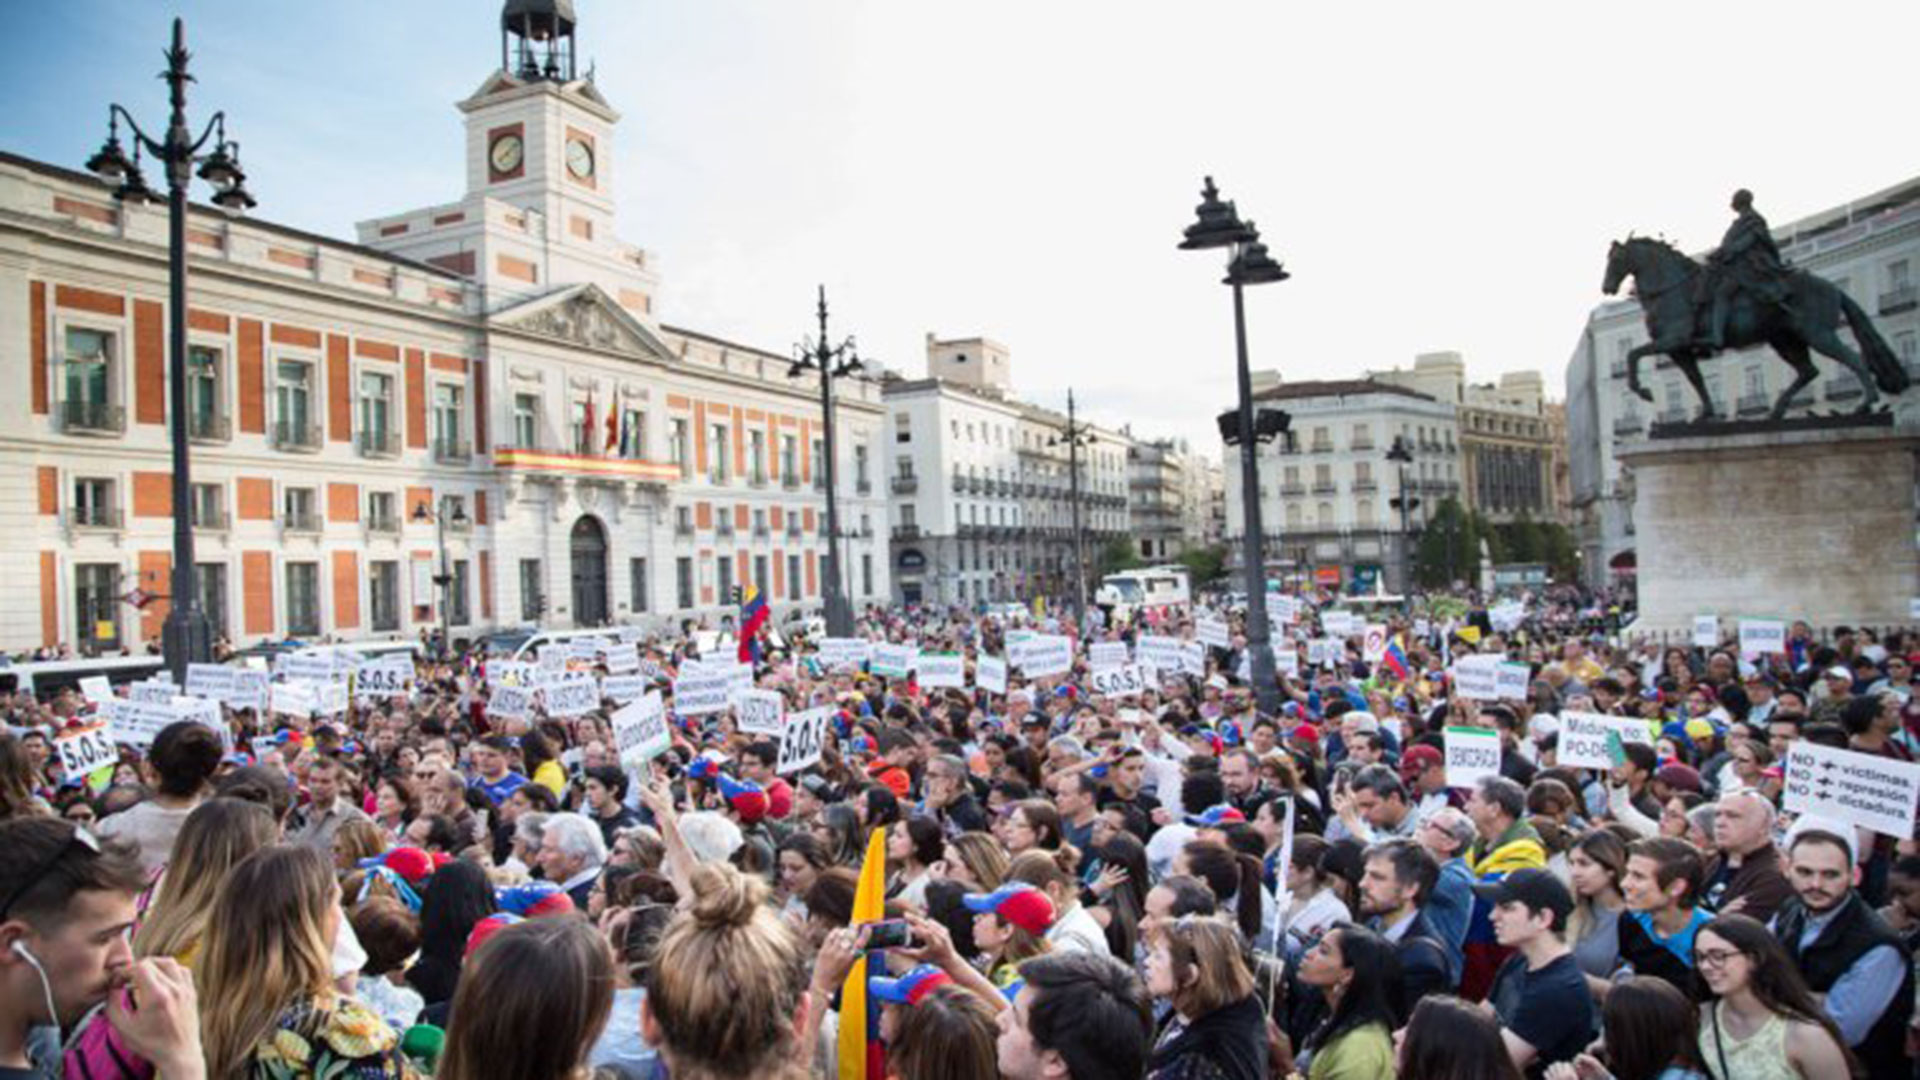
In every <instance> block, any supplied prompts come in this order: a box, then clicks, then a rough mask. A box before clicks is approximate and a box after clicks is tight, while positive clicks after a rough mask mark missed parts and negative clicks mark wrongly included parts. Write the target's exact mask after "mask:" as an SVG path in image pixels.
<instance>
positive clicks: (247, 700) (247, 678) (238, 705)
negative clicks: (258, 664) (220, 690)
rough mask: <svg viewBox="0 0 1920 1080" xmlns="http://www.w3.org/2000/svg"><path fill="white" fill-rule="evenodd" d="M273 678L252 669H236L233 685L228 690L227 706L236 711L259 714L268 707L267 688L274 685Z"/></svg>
mask: <svg viewBox="0 0 1920 1080" xmlns="http://www.w3.org/2000/svg"><path fill="white" fill-rule="evenodd" d="M272 681H273V676H272V675H270V674H268V673H267V672H264V671H255V670H253V669H252V668H236V669H234V672H233V684H232V685H231V686H230V687H228V688H227V705H228V707H229V708H234V709H252V710H254V711H255V712H259V711H260V710H262V709H265V708H266V707H267V692H268V691H267V688H268V687H269V686H270V685H271V684H272Z"/></svg>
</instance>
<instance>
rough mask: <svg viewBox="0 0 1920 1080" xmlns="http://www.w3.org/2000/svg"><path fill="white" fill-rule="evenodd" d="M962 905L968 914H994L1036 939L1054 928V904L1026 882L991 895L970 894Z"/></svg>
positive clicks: (1007, 885)
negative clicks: (970, 912) (975, 912)
mask: <svg viewBox="0 0 1920 1080" xmlns="http://www.w3.org/2000/svg"><path fill="white" fill-rule="evenodd" d="M961 902H962V903H965V904H966V905H967V909H968V910H969V911H978V912H982V913H984V912H989V911H991V912H993V913H994V914H995V915H998V916H1000V917H1001V918H1002V919H1005V920H1006V921H1008V922H1010V923H1012V924H1013V925H1015V926H1018V927H1020V928H1021V929H1023V930H1025V931H1026V932H1028V933H1029V934H1034V935H1036V936H1037V935H1040V934H1044V933H1046V932H1047V928H1048V927H1051V926H1052V925H1053V918H1054V912H1053V901H1052V900H1049V899H1047V894H1046V893H1043V892H1041V891H1040V890H1039V889H1036V888H1034V887H1033V886H1032V885H1029V884H1027V883H1026V882H1024V881H1009V882H1007V883H1006V884H1005V885H1002V886H1000V887H999V888H997V889H995V890H993V891H992V892H990V893H968V894H966V896H964V897H962V898H961Z"/></svg>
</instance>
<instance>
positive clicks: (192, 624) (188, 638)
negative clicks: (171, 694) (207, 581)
mask: <svg viewBox="0 0 1920 1080" xmlns="http://www.w3.org/2000/svg"><path fill="white" fill-rule="evenodd" d="M160 651H161V653H162V655H164V656H165V657H166V662H167V670H168V671H171V672H172V673H173V681H174V683H175V685H178V686H185V685H187V665H188V664H205V663H208V662H210V661H211V660H212V659H213V623H212V622H210V621H208V619H207V615H206V612H204V611H201V610H199V609H198V608H192V609H189V610H184V611H183V610H181V609H180V608H177V607H176V608H174V609H173V610H172V611H170V612H168V613H167V621H166V622H165V623H163V624H162V625H161V627H160Z"/></svg>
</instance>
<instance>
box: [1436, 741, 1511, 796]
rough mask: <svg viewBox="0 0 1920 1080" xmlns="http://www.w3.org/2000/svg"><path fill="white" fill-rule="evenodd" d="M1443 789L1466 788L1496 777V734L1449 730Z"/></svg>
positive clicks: (1497, 760)
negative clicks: (1445, 776) (1445, 782)
mask: <svg viewBox="0 0 1920 1080" xmlns="http://www.w3.org/2000/svg"><path fill="white" fill-rule="evenodd" d="M1446 744H1447V766H1446V767H1447V786H1448V787H1451V788H1470V787H1473V786H1474V785H1475V784H1478V783H1479V782H1480V781H1481V780H1483V779H1485V778H1487V777H1489V776H1499V775H1500V733H1499V732H1497V731H1494V730H1492V729H1490V728H1474V727H1449V728H1448V729H1447V732H1446Z"/></svg>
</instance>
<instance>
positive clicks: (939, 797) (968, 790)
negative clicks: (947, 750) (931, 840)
mask: <svg viewBox="0 0 1920 1080" xmlns="http://www.w3.org/2000/svg"><path fill="white" fill-rule="evenodd" d="M924 780H925V787H924V791H925V795H926V804H927V810H928V811H929V812H931V813H932V814H933V815H934V816H935V817H936V818H939V819H940V825H941V827H942V828H944V829H945V830H946V833H947V835H948V836H958V835H960V834H961V833H963V832H985V831H986V830H987V815H986V813H985V812H984V811H983V810H981V809H980V801H979V800H978V799H975V798H974V797H973V786H972V785H971V784H969V783H968V782H967V763H966V762H965V761H964V760H962V759H961V758H960V757H959V756H958V755H957V754H939V755H936V756H935V757H934V758H933V759H932V760H931V761H929V762H927V774H926V776H925V778H924Z"/></svg>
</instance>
